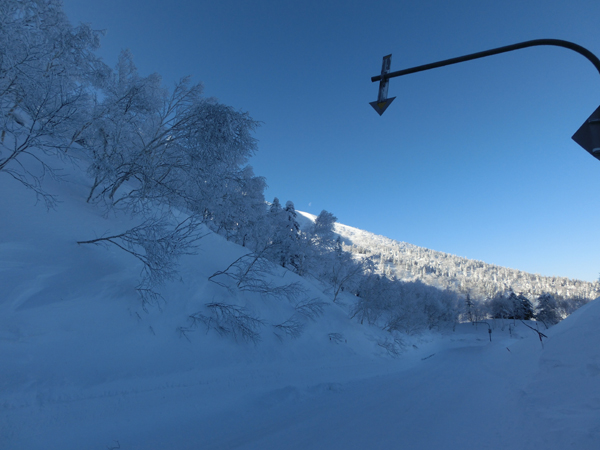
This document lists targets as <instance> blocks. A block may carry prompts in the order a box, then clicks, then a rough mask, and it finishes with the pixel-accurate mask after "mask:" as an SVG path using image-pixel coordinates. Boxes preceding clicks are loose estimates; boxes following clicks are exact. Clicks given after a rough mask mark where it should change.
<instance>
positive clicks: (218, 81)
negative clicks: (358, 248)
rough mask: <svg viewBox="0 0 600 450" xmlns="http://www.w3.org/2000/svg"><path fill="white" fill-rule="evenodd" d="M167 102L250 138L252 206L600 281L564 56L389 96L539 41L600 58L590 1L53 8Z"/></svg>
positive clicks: (579, 79)
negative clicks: (272, 206)
mask: <svg viewBox="0 0 600 450" xmlns="http://www.w3.org/2000/svg"><path fill="white" fill-rule="evenodd" d="M64 5H65V10H66V12H67V14H68V15H69V17H70V18H71V20H72V22H73V23H75V24H76V23H78V22H88V23H91V24H92V25H93V26H94V28H96V29H105V30H106V32H107V33H106V36H105V37H104V39H103V40H102V48H101V50H100V54H101V55H102V56H103V58H104V59H105V61H106V62H107V63H109V64H111V65H113V64H114V62H115V61H116V58H117V55H118V53H119V52H120V50H121V49H125V48H128V49H130V50H131V52H132V53H133V55H134V59H135V61H136V64H137V66H138V68H139V70H140V72H141V73H142V74H144V75H146V74H150V73H152V72H157V73H159V74H161V75H162V76H163V79H164V82H165V84H167V85H172V84H173V83H174V82H175V81H176V80H178V79H179V78H181V77H183V76H186V75H191V76H192V77H193V79H194V80H196V81H202V82H203V83H204V86H205V94H206V95H207V96H213V97H216V98H218V99H219V100H220V101H221V102H223V103H225V104H228V105H231V106H233V107H235V108H237V109H241V110H244V111H248V112H249V113H250V115H251V116H252V117H253V118H254V119H256V120H259V121H261V122H263V123H262V126H261V127H260V129H259V130H258V132H257V133H256V137H257V138H258V139H259V141H260V142H259V152H258V154H257V155H256V156H255V157H254V158H253V159H252V161H251V164H252V166H253V167H254V169H255V172H256V173H257V174H258V175H262V176H264V177H266V179H267V183H268V185H269V188H268V190H267V192H266V197H267V199H268V200H272V198H273V197H275V196H277V197H278V198H279V199H280V200H281V201H282V202H285V201H287V200H292V201H293V202H294V204H295V205H296V208H297V209H299V210H303V211H307V212H311V213H314V214H318V213H319V212H320V211H321V210H322V209H326V210H328V211H331V212H333V213H334V214H335V215H336V216H337V217H338V219H339V221H340V222H342V223H344V224H347V225H351V226H355V227H358V228H362V229H365V230H368V231H372V232H374V233H377V234H382V235H385V236H388V237H390V238H393V239H397V240H401V241H406V242H410V243H412V244H415V245H420V246H423V247H427V248H431V249H434V250H439V251H444V252H448V253H453V254H456V255H460V256H465V257H468V258H473V259H478V260H482V261H485V262H488V263H492V264H498V265H503V266H507V267H511V268H515V269H520V270H524V271H528V272H532V273H540V274H542V275H560V276H568V277H571V278H580V279H584V280H589V281H593V280H596V279H597V278H598V273H599V272H600V257H599V256H600V252H599V251H600V235H599V234H598V233H597V231H596V228H597V224H598V223H599V222H600V195H599V193H600V161H597V160H596V159H594V158H592V157H591V156H590V155H589V154H588V153H587V152H585V151H584V150H582V149H581V148H579V147H578V146H577V144H575V143H574V142H573V141H572V140H571V136H572V134H573V133H574V132H575V131H576V130H577V129H578V128H579V126H580V125H581V124H582V123H583V122H584V120H585V119H587V117H588V116H589V115H590V114H591V113H592V112H593V111H594V110H595V109H596V108H597V107H598V105H599V104H600V74H598V72H597V71H596V70H595V69H594V67H593V65H592V64H591V63H590V62H589V61H587V60H586V59H585V58H584V57H582V56H581V55H578V54H577V53H575V52H573V51H570V50H567V49H563V48H557V47H535V48H529V49H523V50H519V51H516V52H511V53H507V54H503V55H497V56H492V57H489V58H484V59H480V60H477V61H471V62H466V63H462V64H458V65H454V66H449V67H445V68H439V69H435V70H432V71H428V72H423V73H418V74H413V75H408V76H405V77H400V78H395V79H392V80H391V82H390V88H389V95H390V96H396V97H397V98H396V100H395V101H394V103H393V104H392V105H391V106H390V108H389V109H388V110H387V111H386V112H385V114H384V115H383V116H382V117H379V116H378V115H377V114H376V113H375V112H374V111H373V109H372V108H371V107H370V106H369V104H368V103H369V102H371V101H373V100H375V99H376V97H377V88H378V83H371V81H370V77H371V76H374V75H377V74H379V71H380V69H381V59H382V57H383V56H384V55H387V54H390V53H392V55H393V56H392V71H395V70H401V69H404V68H408V67H412V66H416V65H421V64H426V63H430V62H434V61H438V60H441V59H446V58H452V57H455V56H461V55H464V54H468V53H473V52H477V51H481V50H487V49H490V48H495V47H500V46H504V45H509V44H514V43H517V42H521V41H525V40H530V39H540V38H554V39H564V40H569V41H572V42H575V43H577V44H579V45H582V46H584V47H586V48H587V49H589V50H590V51H592V52H593V53H595V54H596V55H598V56H600V28H599V27H598V18H599V17H600V2H598V1H597V0H544V1H541V0H528V1H523V0H518V1H516V0H503V1H487V0H455V1H442V0H437V1H428V0H420V1H416V0H415V1H379V2H367V1H350V0H347V1H327V0H321V1H312V0H310V1H287V0H273V1H241V0H221V1H218V2H215V1H211V2H208V1H202V0H196V1H176V0H174V1H170V2H167V1H158V0H144V1H141V0H118V1H117V0H103V1H101V2H100V1H98V0H64Z"/></svg>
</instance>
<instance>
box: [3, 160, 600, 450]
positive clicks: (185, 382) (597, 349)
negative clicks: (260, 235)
mask: <svg viewBox="0 0 600 450" xmlns="http://www.w3.org/2000/svg"><path fill="white" fill-rule="evenodd" d="M76 173H77V172H74V171H72V173H70V175H71V181H70V182H67V183H61V184H56V183H54V182H49V183H48V184H47V188H48V189H49V190H51V191H52V192H55V193H57V194H58V195H59V200H60V201H61V203H60V204H59V205H58V207H57V209H56V210H54V211H46V210H45V209H44V207H43V205H41V204H38V205H35V204H34V203H35V202H34V199H33V196H32V193H31V192H28V191H26V190H25V189H23V187H22V186H21V185H19V184H17V183H15V182H14V181H13V180H12V179H10V178H9V177H6V176H4V177H2V176H0V191H1V192H3V193H4V195H2V196H0V217H2V220H0V286H2V294H1V295H0V361H1V363H0V448H2V449H22V450H28V449H48V450H51V449H60V450H70V449H82V448H85V449H106V448H120V449H123V450H125V449H127V450H130V449H178V450H183V449H284V448H285V449H307V448H311V449H364V448H406V449H431V448H440V449H461V450H462V449H471V448H473V449H497V448H509V447H510V448H540V449H541V448H543V449H550V450H551V449H556V450H558V449H561V450H562V449H567V448H574V449H582V450H586V449H597V448H600V345H599V343H600V327H598V323H600V302H599V301H598V300H596V301H593V302H591V303H589V304H588V305H586V306H584V307H582V308H581V309H580V310H578V311H576V312H575V313H574V314H573V315H572V316H570V317H568V318H567V319H566V320H564V321H563V322H561V323H560V324H558V325H556V326H555V327H553V328H551V329H550V330H543V329H541V330H540V331H542V332H543V333H544V334H546V335H547V336H548V338H547V339H544V342H543V348H542V344H541V343H540V341H539V338H538V336H537V334H536V333H535V332H533V331H532V330H530V329H528V328H526V327H525V326H524V325H523V324H521V323H518V322H517V323H516V324H513V323H512V322H509V321H506V322H501V321H490V324H491V326H492V328H493V333H492V342H490V341H489V338H488V332H487V326H485V325H478V326H477V327H475V326H474V325H471V324H459V325H457V326H456V329H455V330H452V329H447V330H443V331H441V332H431V333H428V334H425V335H421V336H406V337H405V338H404V344H405V348H404V351H403V353H402V354H401V355H400V356H399V357H397V358H394V357H391V356H390V355H388V354H387V353H386V352H385V350H383V349H382V348H381V347H380V346H378V345H377V342H378V340H380V339H382V338H384V337H385V336H386V334H385V333H384V332H382V331H381V330H378V329H377V328H375V327H369V326H367V325H360V324H358V323H356V322H354V321H352V320H350V319H349V318H348V308H349V305H350V303H351V301H352V297H350V296H348V297H343V298H342V301H341V302H340V304H333V303H332V302H331V298H330V297H328V296H327V295H325V294H323V293H322V290H323V289H322V288H323V287H322V286H320V285H319V284H318V283H316V282H313V281H311V280H306V279H302V278H300V277H297V276H296V275H294V274H291V273H288V272H286V271H285V270H284V269H280V270H279V271H278V272H277V273H275V274H274V275H273V280H274V282H277V283H281V282H290V281H300V282H301V283H302V284H303V286H304V287H305V289H307V291H308V292H309V294H310V296H313V297H319V298H321V299H322V300H324V301H327V302H328V307H327V308H326V309H325V313H324V315H323V316H322V317H320V318H319V319H317V320H316V321H314V322H309V323H308V324H307V326H306V329H305V331H304V334H303V335H302V336H301V337H300V338H299V339H296V340H291V339H283V340H279V339H277V337H276V336H275V335H274V334H273V333H272V332H271V330H270V329H269V327H270V325H269V324H274V323H280V322H281V321H283V320H285V319H286V318H287V317H289V316H290V314H291V313H292V312H293V308H292V306H291V305H290V304H289V302H287V301H286V300H277V299H264V298H261V297H259V296H258V295H257V294H252V293H239V292H238V293H229V292H228V291H227V290H226V289H223V288H222V287H221V286H218V285H216V284H215V283H211V282H210V281H208V280H207V278H208V276H210V275H211V274H212V273H214V272H215V271H216V270H222V269H224V268H225V267H227V265H228V264H229V263H231V262H232V261H233V260H235V259H236V258H238V257H239V256H241V255H243V254H244V249H243V248H241V247H239V246H237V245H235V244H232V243H230V242H227V241H226V240H225V239H224V238H222V237H220V236H217V235H214V234H209V235H208V236H206V237H204V238H203V239H202V241H201V245H200V249H199V252H198V254H197V255H192V256H186V257H185V258H184V259H183V260H182V264H181V271H180V273H181V281H176V282H172V283H170V284H168V285H167V286H166V288H165V292H164V295H165V299H166V301H165V302H164V303H163V304H161V305H160V307H151V308H150V309H149V310H148V312H145V311H143V310H142V309H141V307H140V303H139V300H138V298H137V294H136V292H135V286H136V284H137V280H138V275H139V271H140V266H139V265H138V263H137V261H136V260H135V259H134V258H133V257H131V255H128V254H126V253H124V252H122V251H120V250H118V249H117V248H111V247H106V248H104V247H100V246H89V245H87V246H86V245H77V244H76V241H77V240H81V239H90V238H93V237H96V236H100V235H103V234H104V233H107V232H116V231H119V230H122V229H124V228H125V227H126V226H127V225H128V224H129V219H128V218H123V217H115V216H114V215H109V216H103V215H102V214H101V212H100V211H99V210H98V209H97V208H96V207H94V206H92V205H89V204H87V203H85V197H86V195H85V194H86V189H88V188H89V182H88V181H87V180H86V179H85V177H83V176H80V177H78V176H77V175H76ZM359 231H360V230H357V232H359ZM282 280H283V281H282ZM211 301H225V302H231V303H236V304H239V305H242V306H245V307H246V308H249V309H250V310H252V311H253V312H255V313H256V314H259V315H260V317H261V318H262V319H263V320H264V321H265V323H266V325H265V327H263V330H262V340H261V341H260V342H258V343H256V344H253V343H245V342H235V341H234V340H233V339H231V338H230V337H221V336H219V335H218V334H217V333H215V332H214V331H213V330H209V331H207V330H206V329H205V328H203V327H202V326H200V327H196V328H193V327H191V326H190V323H189V321H188V319H187V317H188V315H189V314H192V313H194V312H196V311H198V310H201V309H202V308H203V305H204V304H206V303H208V302H211ZM533 326H535V324H533ZM330 333H340V334H341V335H342V337H343V340H341V341H340V342H335V340H330V339H329V334H330Z"/></svg>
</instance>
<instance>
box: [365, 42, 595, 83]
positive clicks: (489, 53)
mask: <svg viewBox="0 0 600 450" xmlns="http://www.w3.org/2000/svg"><path fill="white" fill-rule="evenodd" d="M538 45H553V46H556V47H564V48H568V49H570V50H573V51H576V52H577V53H579V54H580V55H583V56H585V57H586V58H587V59H588V60H589V61H590V62H591V63H592V64H593V65H594V67H595V68H596V70H598V72H599V73H600V59H598V57H597V56H596V55H594V54H593V53H592V52H590V51H589V50H588V49H586V48H584V47H582V46H581V45H577V44H574V43H573V42H569V41H563V40H560V39H535V40H533V41H525V42H521V43H519V44H513V45H507V46H505V47H499V48H495V49H492V50H486V51H484V52H478V53H472V54H470V55H465V56H459V57H458V58H451V59H445V60H444V61H438V62H435V63H431V64H424V65H422V66H417V67H412V68H410V69H404V70H398V71H396V72H390V73H388V74H386V75H384V77H385V79H386V80H387V79H389V78H394V77H400V76H402V75H408V74H411V73H416V72H422V71H424V70H429V69H436V68H438V67H444V66H449V65H451V64H457V63H460V62H464V61H471V60H472V59H479V58H484V57H486V56H492V55H498V54H500V53H506V52H512V51H513V50H519V49H522V48H527V47H535V46H538ZM381 79H382V75H377V76H375V77H371V81H373V82H375V81H381Z"/></svg>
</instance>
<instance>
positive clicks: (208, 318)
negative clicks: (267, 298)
mask: <svg viewBox="0 0 600 450" xmlns="http://www.w3.org/2000/svg"><path fill="white" fill-rule="evenodd" d="M206 308H207V309H208V311H209V313H208V314H207V315H205V314H203V313H202V312H197V313H194V314H191V315H190V316H189V318H190V320H191V321H192V325H193V326H197V325H198V323H200V322H201V323H203V324H204V325H205V326H206V330H207V331H210V330H211V329H212V330H215V331H216V332H217V333H219V334H220V335H221V336H229V335H231V336H233V338H234V339H235V340H236V341H238V340H242V341H244V342H253V343H255V344H256V343H257V342H258V341H260V329H261V328H262V327H263V326H264V322H263V321H262V320H261V319H259V318H257V317H254V316H252V315H250V313H249V311H248V310H247V309H246V308H243V307H241V306H236V305H228V304H226V303H218V302H215V303H207V304H206Z"/></svg>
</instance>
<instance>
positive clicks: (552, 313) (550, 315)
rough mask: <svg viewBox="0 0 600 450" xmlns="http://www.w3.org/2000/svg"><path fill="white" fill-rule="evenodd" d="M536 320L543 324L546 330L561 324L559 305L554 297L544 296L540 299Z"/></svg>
mask: <svg viewBox="0 0 600 450" xmlns="http://www.w3.org/2000/svg"><path fill="white" fill-rule="evenodd" d="M535 319H536V320H539V321H540V322H542V323H543V324H544V325H545V326H546V328H548V327H549V326H551V325H556V324H557V323H558V322H560V315H559V312H558V303H557V302H556V299H555V298H554V297H553V296H552V295H550V294H543V295H540V296H539V297H538V299H537V308H536V313H535Z"/></svg>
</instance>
